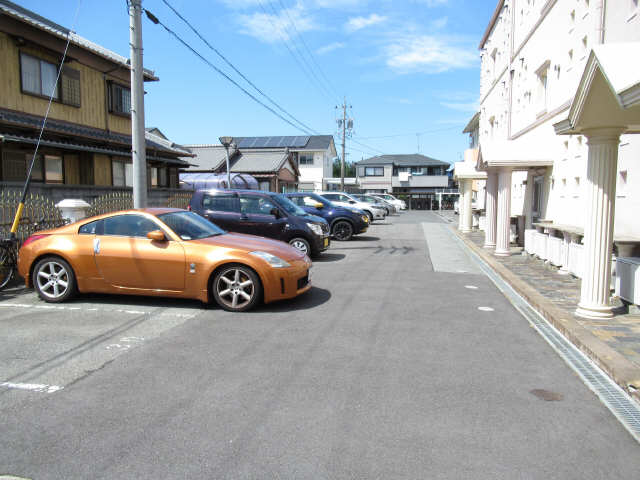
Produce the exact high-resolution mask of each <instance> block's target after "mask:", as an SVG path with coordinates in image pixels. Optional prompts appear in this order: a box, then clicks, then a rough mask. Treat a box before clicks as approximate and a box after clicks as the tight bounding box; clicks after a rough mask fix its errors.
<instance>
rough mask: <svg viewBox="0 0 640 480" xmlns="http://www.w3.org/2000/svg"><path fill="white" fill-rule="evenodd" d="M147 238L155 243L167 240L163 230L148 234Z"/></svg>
mask: <svg viewBox="0 0 640 480" xmlns="http://www.w3.org/2000/svg"><path fill="white" fill-rule="evenodd" d="M147 238H148V239H150V240H153V241H154V242H164V241H165V240H166V239H167V237H166V236H165V235H164V232H163V231H162V230H152V231H150V232H148V233H147Z"/></svg>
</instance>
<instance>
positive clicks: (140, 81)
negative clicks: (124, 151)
mask: <svg viewBox="0 0 640 480" xmlns="http://www.w3.org/2000/svg"><path fill="white" fill-rule="evenodd" d="M141 15H142V0H129V28H130V32H129V41H130V46H131V156H132V160H133V207H134V208H145V207H146V206H147V151H146V143H145V135H144V70H143V63H142V20H141Z"/></svg>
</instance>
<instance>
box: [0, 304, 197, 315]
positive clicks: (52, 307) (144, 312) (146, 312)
mask: <svg viewBox="0 0 640 480" xmlns="http://www.w3.org/2000/svg"><path fill="white" fill-rule="evenodd" d="M0 307H13V308H33V309H40V310H66V311H77V310H84V311H88V312H97V311H102V312H113V313H128V314H129V315H151V314H154V313H156V312H155V310H124V309H120V308H118V309H113V310H110V309H108V308H104V309H98V308H84V307H70V306H66V305H32V304H28V303H0ZM157 315H162V316H165V315H169V316H172V317H178V318H191V317H193V316H194V315H195V312H194V313H173V312H159V313H157Z"/></svg>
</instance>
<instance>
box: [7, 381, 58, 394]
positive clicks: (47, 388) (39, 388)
mask: <svg viewBox="0 0 640 480" xmlns="http://www.w3.org/2000/svg"><path fill="white" fill-rule="evenodd" d="M0 387H5V388H14V389H18V390H29V391H31V392H39V393H54V392H57V391H58V390H62V389H63V388H64V387H60V386H58V385H47V384H44V383H13V382H2V383H0Z"/></svg>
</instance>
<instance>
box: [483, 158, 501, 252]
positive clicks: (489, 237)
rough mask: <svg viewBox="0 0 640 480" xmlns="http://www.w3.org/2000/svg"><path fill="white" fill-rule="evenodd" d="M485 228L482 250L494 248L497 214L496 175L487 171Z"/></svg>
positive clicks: (492, 171)
mask: <svg viewBox="0 0 640 480" xmlns="http://www.w3.org/2000/svg"><path fill="white" fill-rule="evenodd" d="M485 210H486V216H487V218H486V226H485V230H484V248H496V220H497V218H496V215H497V213H498V173H497V172H496V171H495V170H493V169H489V170H488V171H487V199H486V202H485Z"/></svg>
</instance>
